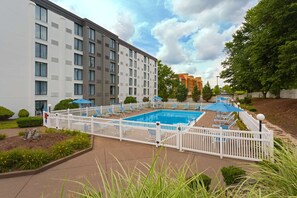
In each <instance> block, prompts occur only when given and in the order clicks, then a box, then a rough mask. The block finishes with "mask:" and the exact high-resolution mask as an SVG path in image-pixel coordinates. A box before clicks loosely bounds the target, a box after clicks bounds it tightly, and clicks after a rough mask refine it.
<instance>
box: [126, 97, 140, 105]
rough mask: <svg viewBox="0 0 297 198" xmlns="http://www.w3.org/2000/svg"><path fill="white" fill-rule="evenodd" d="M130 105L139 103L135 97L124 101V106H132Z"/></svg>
mask: <svg viewBox="0 0 297 198" xmlns="http://www.w3.org/2000/svg"><path fill="white" fill-rule="evenodd" d="M130 103H137V101H136V99H135V98H134V97H132V96H127V97H126V98H125V100H124V104H130Z"/></svg>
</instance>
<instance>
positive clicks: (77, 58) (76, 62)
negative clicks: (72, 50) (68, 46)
mask: <svg viewBox="0 0 297 198" xmlns="http://www.w3.org/2000/svg"><path fill="white" fill-rule="evenodd" d="M74 65H80V66H82V65H83V56H82V55H80V54H74Z"/></svg>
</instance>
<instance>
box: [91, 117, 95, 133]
mask: <svg viewBox="0 0 297 198" xmlns="http://www.w3.org/2000/svg"><path fill="white" fill-rule="evenodd" d="M91 133H92V134H94V117H93V116H92V117H91Z"/></svg>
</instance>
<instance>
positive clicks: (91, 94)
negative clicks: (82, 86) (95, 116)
mask: <svg viewBox="0 0 297 198" xmlns="http://www.w3.org/2000/svg"><path fill="white" fill-rule="evenodd" d="M89 94H90V96H94V95H95V85H89Z"/></svg>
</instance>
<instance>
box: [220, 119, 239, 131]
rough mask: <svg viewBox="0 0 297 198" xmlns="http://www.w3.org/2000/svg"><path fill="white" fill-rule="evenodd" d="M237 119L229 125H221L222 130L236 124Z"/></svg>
mask: <svg viewBox="0 0 297 198" xmlns="http://www.w3.org/2000/svg"><path fill="white" fill-rule="evenodd" d="M236 121H237V119H235V120H234V121H233V122H232V123H231V124H229V125H221V127H222V129H230V128H231V127H232V126H233V125H234V124H236Z"/></svg>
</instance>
